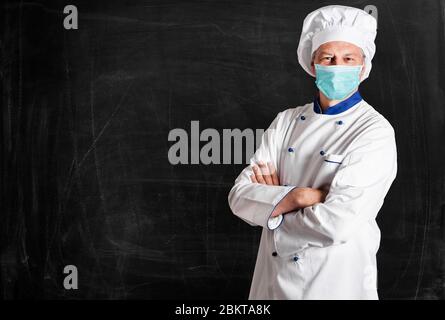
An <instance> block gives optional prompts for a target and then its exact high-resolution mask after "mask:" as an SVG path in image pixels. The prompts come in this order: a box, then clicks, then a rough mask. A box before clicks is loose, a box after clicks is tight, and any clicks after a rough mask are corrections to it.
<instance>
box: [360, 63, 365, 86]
mask: <svg viewBox="0 0 445 320" xmlns="http://www.w3.org/2000/svg"><path fill="white" fill-rule="evenodd" d="M365 71H366V64H365V63H364V62H363V67H362V71H360V81H362V80H363V76H364V75H365Z"/></svg>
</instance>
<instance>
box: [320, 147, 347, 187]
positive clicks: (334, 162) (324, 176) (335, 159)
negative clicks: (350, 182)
mask: <svg viewBox="0 0 445 320" xmlns="http://www.w3.org/2000/svg"><path fill="white" fill-rule="evenodd" d="M344 158H345V155H344V154H334V153H328V154H325V155H324V156H323V158H322V160H323V161H322V162H321V164H320V167H319V170H318V172H316V173H315V179H314V182H313V184H312V188H317V189H318V188H324V189H329V187H330V186H331V183H332V179H334V176H335V174H336V173H337V171H338V168H339V167H340V166H341V164H342V163H343V159H344Z"/></svg>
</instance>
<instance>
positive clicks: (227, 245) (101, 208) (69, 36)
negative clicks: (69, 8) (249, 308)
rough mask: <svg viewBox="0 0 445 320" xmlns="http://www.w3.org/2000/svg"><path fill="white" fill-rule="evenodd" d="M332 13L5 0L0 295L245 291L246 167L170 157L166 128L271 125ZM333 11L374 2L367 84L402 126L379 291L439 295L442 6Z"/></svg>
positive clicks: (443, 210) (384, 4) (251, 253)
mask: <svg viewBox="0 0 445 320" xmlns="http://www.w3.org/2000/svg"><path fill="white" fill-rule="evenodd" d="M68 4H70V5H75V6H76V8H77V9H78V19H79V20H78V29H71V30H67V29H65V28H64V25H63V21H64V18H65V16H66V14H64V13H63V9H64V7H65V6H66V5H68ZM328 4H334V2H332V1H312V0H311V1H309V0H307V1H300V0H299V1H290V0H287V1H284V0H283V1H136V0H128V1H115V0H108V1H86V0H82V1H81V0H73V1H69V2H66V1H33V2H21V1H7V2H5V3H4V4H2V6H3V10H2V13H1V20H0V21H1V23H2V25H3V28H2V30H3V31H2V38H1V39H2V40H1V48H2V49H1V61H2V71H1V76H2V121H1V126H2V138H3V139H2V155H3V156H2V209H1V232H0V237H1V242H0V246H1V255H0V259H1V260H0V264H1V269H0V274H1V277H0V286H1V294H2V298H4V299H13V298H56V299H92V298H99V299H119V298H122V299H172V298H177V299H187V298H196V299H218V298H234V299H245V298H246V297H247V295H248V291H249V286H250V281H251V276H252V272H253V268H254V264H255V259H256V254H257V250H258V244H259V238H260V232H261V229H260V228H254V227H251V226H249V225H248V224H246V223H245V222H243V221H241V220H240V219H238V218H237V217H235V216H234V215H233V214H232V213H231V211H230V208H229V206H228V203H227V195H228V192H229V190H230V188H231V186H232V185H233V182H234V179H235V178H236V176H237V175H238V174H239V173H240V171H241V170H242V169H243V168H244V166H245V164H244V163H238V164H237V163H232V164H223V163H221V164H203V163H198V164H192V163H188V164H177V165H172V164H171V163H170V161H169V158H168V152H169V149H170V148H171V146H172V145H173V142H172V141H169V139H168V136H169V133H170V132H171V131H172V130H174V129H183V130H184V131H185V132H187V133H190V132H191V131H190V130H191V123H192V121H199V127H200V130H201V131H202V130H204V129H206V128H213V129H215V130H216V131H217V132H219V133H222V132H223V130H224V129H235V128H239V129H241V130H243V129H246V128H251V129H254V130H256V129H265V128H267V127H268V125H269V124H270V122H271V121H272V120H273V118H274V117H275V116H276V114H277V113H278V112H280V111H282V110H284V109H286V108H289V107H293V106H299V105H303V104H306V103H308V102H310V101H311V100H312V97H313V95H314V92H315V86H314V83H313V78H311V77H309V76H308V75H307V74H306V73H305V72H304V71H303V69H302V68H301V67H300V66H299V65H298V62H297V59H296V48H297V46H298V40H299V37H300V32H301V26H302V22H303V19H304V17H305V16H306V15H307V14H308V13H309V12H310V11H312V10H315V9H316V8H318V7H321V6H324V5H328ZM335 4H345V5H350V6H355V7H358V8H364V7H365V6H366V5H369V4H372V5H374V6H375V7H376V8H377V9H378V35H377V39H376V46H377V53H376V56H375V58H374V60H373V69H372V71H371V75H370V77H369V79H367V80H366V81H365V82H364V83H363V85H362V86H361V89H360V91H361V93H362V96H363V97H364V98H365V99H366V100H367V101H368V102H369V103H370V104H371V105H372V106H374V108H376V109H377V110H378V111H379V112H380V113H381V114H382V115H384V116H385V117H386V118H387V119H388V120H389V121H390V122H391V124H392V125H393V127H394V129H395V131H396V139H397V148H398V165H399V169H398V175H397V178H396V180H395V182H394V184H393V186H392V188H391V190H390V192H389V193H388V195H387V197H386V200H385V203H384V205H383V208H382V209H381V211H380V213H379V216H378V223H379V226H380V228H381V231H382V242H381V247H380V250H379V253H378V265H379V294H380V298H382V299H443V298H445V291H444V288H445V279H444V274H445V259H444V255H445V245H444V244H445V243H444V241H445V230H444V216H445V201H444V194H445V190H444V187H445V183H444V177H445V174H444V173H445V172H444V169H443V168H444V166H443V159H444V155H445V154H444V148H445V145H444V143H443V138H444V137H445V125H444V120H445V109H444V108H443V105H444V103H443V101H444V98H445V97H444V92H445V86H444V82H443V81H442V79H441V77H442V75H443V72H444V71H445V60H444V59H443V53H444V52H445V21H444V15H443V12H444V10H445V7H444V3H443V2H442V1H422V2H418V1H401V0H398V1H390V2H389V1H382V0H374V1H373V2H372V3H369V2H367V1H349V2H348V1H340V3H338V2H336V3H335ZM202 145H203V143H201V145H199V144H198V147H200V146H202ZM195 147H196V146H195ZM66 265H75V266H76V267H77V269H78V272H79V280H78V281H79V288H78V290H66V289H65V288H64V287H63V285H62V282H63V278H64V276H65V275H64V274H63V269H64V266H66Z"/></svg>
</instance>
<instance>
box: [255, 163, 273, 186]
mask: <svg viewBox="0 0 445 320" xmlns="http://www.w3.org/2000/svg"><path fill="white" fill-rule="evenodd" d="M252 169H253V174H252V175H251V176H250V180H252V182H256V183H262V184H270V185H275V186H279V185H280V180H279V179H278V175H277V170H276V169H275V167H274V165H273V164H272V162H267V163H264V162H262V161H260V162H258V166H256V165H254V166H252Z"/></svg>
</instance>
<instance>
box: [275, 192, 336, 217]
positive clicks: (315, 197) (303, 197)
mask: <svg viewBox="0 0 445 320" xmlns="http://www.w3.org/2000/svg"><path fill="white" fill-rule="evenodd" d="M326 194H327V191H324V190H319V189H313V188H298V187H297V188H295V189H293V190H292V191H290V192H289V193H288V194H287V195H286V196H285V197H284V198H283V199H282V200H281V201H280V202H279V203H278V204H277V206H276V207H275V209H274V211H273V212H272V217H275V216H278V215H280V214H283V213H287V212H291V211H295V210H298V209H300V208H305V207H308V206H311V205H314V204H315V203H319V202H323V201H324V199H325V197H326Z"/></svg>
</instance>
